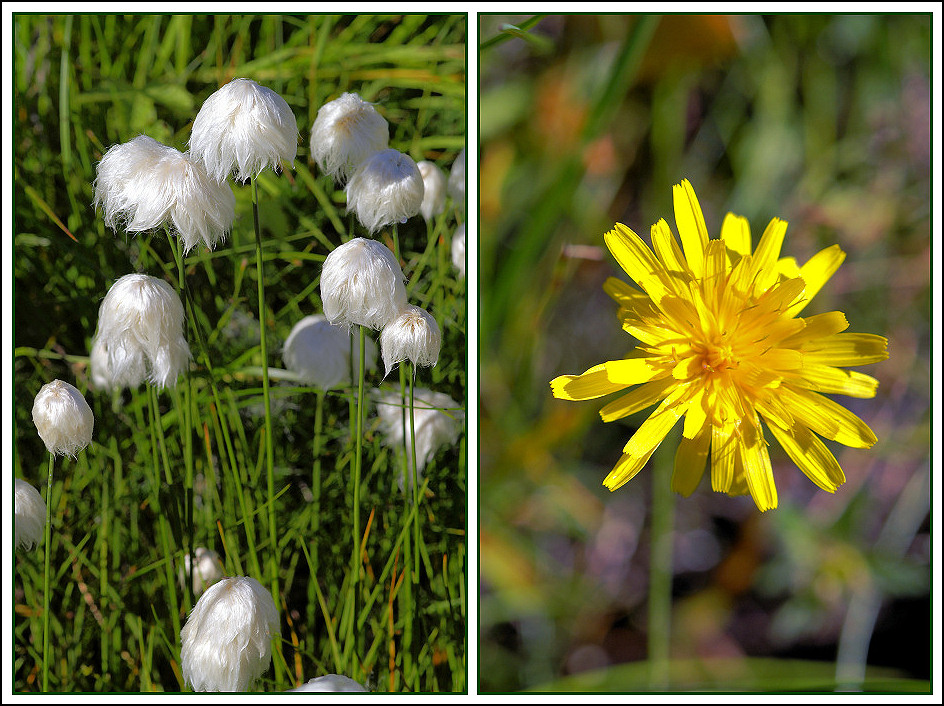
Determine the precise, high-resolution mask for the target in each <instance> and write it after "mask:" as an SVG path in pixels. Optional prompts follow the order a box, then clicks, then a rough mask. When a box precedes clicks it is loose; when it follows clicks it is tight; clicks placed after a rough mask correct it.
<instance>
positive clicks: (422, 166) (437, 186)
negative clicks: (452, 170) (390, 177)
mask: <svg viewBox="0 0 944 706" xmlns="http://www.w3.org/2000/svg"><path fill="white" fill-rule="evenodd" d="M416 167H417V169H419V170H420V174H421V175H422V177H423V204H422V205H421V206H420V213H422V214H423V218H424V219H425V220H427V221H431V220H432V219H433V216H438V215H439V214H440V213H442V212H443V211H445V210H446V175H445V174H443V171H442V169H440V168H439V167H437V166H436V165H435V164H433V163H432V162H429V161H427V160H423V161H422V162H417V164H416Z"/></svg>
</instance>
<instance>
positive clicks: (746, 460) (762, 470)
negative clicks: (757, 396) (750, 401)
mask: <svg viewBox="0 0 944 706" xmlns="http://www.w3.org/2000/svg"><path fill="white" fill-rule="evenodd" d="M741 431H742V435H741V443H740V444H739V445H738V450H739V451H740V453H741V463H742V464H743V465H744V478H745V480H746V481H747V488H748V490H749V491H750V493H751V497H752V498H754V503H755V504H756V505H757V508H758V509H759V510H760V511H761V512H766V511H767V510H772V509H773V508H775V507H777V486H776V485H775V484H774V474H773V471H772V470H771V467H770V455H769V454H768V452H767V442H766V441H764V434H763V431H762V430H761V427H760V421H759V420H758V419H757V416H756V415H755V416H754V419H753V420H752V423H749V424H743V425H742V427H741Z"/></svg>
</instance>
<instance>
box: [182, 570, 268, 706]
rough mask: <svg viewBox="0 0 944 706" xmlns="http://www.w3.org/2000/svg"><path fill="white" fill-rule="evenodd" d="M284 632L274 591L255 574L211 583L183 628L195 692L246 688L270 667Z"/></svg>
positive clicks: (187, 674) (185, 662) (186, 666)
mask: <svg viewBox="0 0 944 706" xmlns="http://www.w3.org/2000/svg"><path fill="white" fill-rule="evenodd" d="M278 634H279V614H278V611H277V610H276V608H275V601H273V600H272V595H271V594H270V593H269V592H268V591H267V590H266V589H265V588H263V586H262V584H260V583H259V582H258V581H256V580H255V579H254V578H249V577H247V576H236V577H233V578H224V579H221V580H220V581H217V582H216V583H215V584H213V585H212V586H210V587H209V588H208V589H207V590H206V592H205V593H204V594H203V595H202V596H200V598H199V600H198V601H197V604H196V605H195V606H194V607H193V610H191V611H190V617H189V618H187V624H186V625H184V627H183V629H182V630H181V631H180V641H181V649H180V666H181V671H182V673H183V677H184V682H185V683H187V684H190V685H191V686H192V687H193V690H194V691H246V690H247V689H248V688H249V687H250V685H251V684H252V683H253V682H254V681H255V680H256V679H258V678H259V677H260V676H262V674H263V673H264V672H265V671H266V670H267V669H268V668H269V662H270V660H271V656H272V653H271V640H272V638H273V636H277V635H278Z"/></svg>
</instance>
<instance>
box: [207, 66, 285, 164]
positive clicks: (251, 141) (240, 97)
mask: <svg viewBox="0 0 944 706" xmlns="http://www.w3.org/2000/svg"><path fill="white" fill-rule="evenodd" d="M190 152H191V153H192V154H193V156H194V157H195V158H196V159H199V160H201V161H202V162H203V164H204V165H205V167H206V170H207V172H209V174H210V176H211V177H212V178H213V179H215V180H216V181H218V182H222V181H225V180H226V179H227V178H228V177H229V175H230V174H233V176H234V177H235V178H236V179H237V180H238V181H242V182H245V181H247V180H248V179H251V178H253V177H257V176H259V174H260V173H261V172H262V170H264V169H266V168H268V167H271V168H272V169H273V170H275V171H278V170H279V169H280V168H281V167H282V165H286V164H287V165H289V166H291V164H292V162H293V161H294V159H295V155H296V154H297V152H298V123H297V122H296V121H295V114H294V113H292V109H291V108H290V107H289V105H288V103H286V102H285V99H284V98H282V96H280V95H279V94H278V93H276V92H275V91H273V90H272V89H271V88H266V87H265V86H260V85H259V84H258V83H256V82H255V81H253V80H252V79H248V78H234V79H233V80H232V81H230V82H229V83H227V84H226V85H225V86H223V87H222V88H220V89H219V90H217V91H216V92H214V93H212V94H211V95H210V97H209V98H207V99H206V100H205V101H204V102H203V106H202V107H201V108H200V112H199V113H197V117H196V118H195V119H194V121H193V128H192V130H191V132H190Z"/></svg>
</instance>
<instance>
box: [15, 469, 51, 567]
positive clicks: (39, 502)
mask: <svg viewBox="0 0 944 706" xmlns="http://www.w3.org/2000/svg"><path fill="white" fill-rule="evenodd" d="M13 484H14V488H13V494H14V508H13V514H14V523H13V534H14V537H15V542H16V548H17V549H32V548H33V547H34V546H38V545H39V543H40V542H41V541H42V540H43V527H44V526H45V525H46V503H45V502H43V496H42V495H40V494H39V491H38V490H36V488H34V487H33V486H32V485H30V484H29V483H27V482H26V481H25V480H23V479H22V478H15V479H14V481H13Z"/></svg>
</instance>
